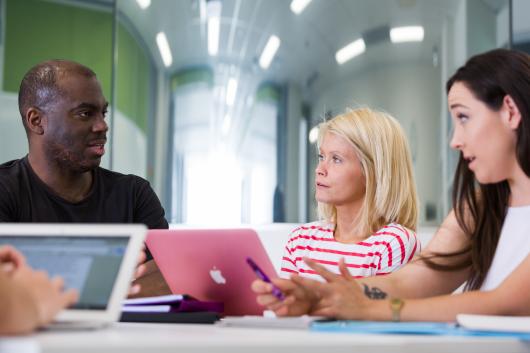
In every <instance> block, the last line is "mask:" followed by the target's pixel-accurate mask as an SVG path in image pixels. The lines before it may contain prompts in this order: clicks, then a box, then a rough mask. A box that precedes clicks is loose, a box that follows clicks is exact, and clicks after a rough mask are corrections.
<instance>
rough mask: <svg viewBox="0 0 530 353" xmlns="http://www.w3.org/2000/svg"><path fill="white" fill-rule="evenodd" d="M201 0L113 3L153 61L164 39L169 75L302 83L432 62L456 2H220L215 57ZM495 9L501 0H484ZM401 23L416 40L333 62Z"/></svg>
mask: <svg viewBox="0 0 530 353" xmlns="http://www.w3.org/2000/svg"><path fill="white" fill-rule="evenodd" d="M200 1H201V0H152V4H151V6H150V7H149V8H148V9H147V10H142V9H140V7H139V6H138V5H137V3H136V1H135V0H118V8H119V9H120V11H121V12H122V13H123V14H124V15H125V17H126V18H127V19H128V21H126V22H129V23H130V24H132V25H133V26H134V27H135V28H136V29H137V31H138V33H140V35H141V36H142V37H143V40H144V41H145V43H146V45H147V46H148V48H149V50H150V51H151V52H152V55H153V58H154V59H155V62H156V63H157V64H158V65H159V66H160V67H163V65H162V60H161V58H160V55H159V53H158V49H157V47H156V43H155V40H154V38H155V35H156V33H158V32H159V31H164V32H165V33H166V35H167V37H168V40H169V43H170V46H171V50H172V54H173V64H172V66H171V67H170V68H169V69H168V71H169V72H174V71H178V70H181V69H184V68H187V67H194V66H200V65H210V66H214V65H215V64H216V63H225V64H229V65H235V66H238V67H240V68H242V69H243V70H246V71H248V72H251V73H253V74H254V75H256V76H258V77H260V79H261V80H272V81H277V82H284V81H287V80H289V81H291V82H296V83H298V84H299V85H300V86H301V87H302V88H305V89H311V88H314V87H311V86H312V84H314V83H316V84H315V85H314V86H319V87H322V86H325V85H326V83H329V82H330V81H334V80H338V79H340V78H341V77H343V76H345V75H349V74H351V73H352V72H354V71H358V70H363V69H365V68H366V67H369V66H372V65H388V64H396V63H400V62H405V61H406V62H420V61H421V62H431V61H432V55H433V48H435V47H437V46H439V41H440V36H441V34H440V33H441V28H442V21H443V18H444V16H445V15H451V14H454V11H455V9H456V6H457V4H458V2H459V0H445V1H440V0H313V1H312V2H311V3H310V4H309V6H308V7H307V8H306V9H305V11H304V12H302V13H301V14H300V15H298V16H297V15H295V14H294V13H292V12H291V11H290V9H289V5H290V0H222V14H221V15H222V19H221V32H220V42H219V54H218V56H216V57H210V56H209V55H208V51H207V35H206V33H207V32H206V24H205V23H204V22H203V21H201V18H200ZM483 1H484V2H485V3H486V4H487V5H488V6H489V7H490V8H491V9H492V10H493V11H498V10H499V9H500V8H501V7H502V6H504V5H505V4H506V0H483ZM403 25H422V26H424V28H425V39H424V41H423V42H421V43H406V44H399V45H397V44H391V43H390V42H389V41H388V40H382V41H376V42H375V43H370V42H368V43H367V50H366V52H365V53H364V54H363V55H361V56H359V57H357V58H354V59H353V60H351V61H350V62H348V63H346V64H344V65H342V66H339V65H338V64H337V63H336V62H335V59H334V56H335V52H336V51H337V50H338V49H340V48H342V47H343V46H344V45H346V44H348V43H350V42H351V41H353V40H355V39H357V38H359V37H360V36H361V35H362V34H363V33H366V32H368V31H371V30H374V29H377V28H381V27H384V26H386V27H393V26H403ZM271 34H276V35H277V36H278V37H280V39H281V46H280V49H279V51H278V53H277V55H276V57H275V58H274V60H273V63H272V65H271V67H270V68H269V69H268V70H267V71H263V70H262V69H261V68H259V66H258V64H257V61H258V58H259V55H260V54H261V51H262V50H263V47H264V46H265V43H266V41H267V39H268V37H269V36H270V35H271Z"/></svg>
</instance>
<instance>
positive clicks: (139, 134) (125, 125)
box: [112, 109, 147, 178]
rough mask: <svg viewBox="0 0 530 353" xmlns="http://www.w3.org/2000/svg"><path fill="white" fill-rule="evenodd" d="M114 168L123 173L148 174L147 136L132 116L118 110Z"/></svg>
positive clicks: (116, 113) (114, 137)
mask: <svg viewBox="0 0 530 353" xmlns="http://www.w3.org/2000/svg"><path fill="white" fill-rule="evenodd" d="M112 137H113V139H114V140H113V143H112V148H113V150H112V161H113V164H112V170H114V171H116V172H119V173H123V174H135V175H138V176H140V177H142V178H145V177H146V175H147V137H146V135H145V133H144V131H143V130H141V129H140V128H139V127H138V126H137V125H136V124H135V123H134V122H133V121H132V120H131V119H130V118H128V117H127V116H126V115H125V114H124V113H122V112H121V111H119V110H117V109H116V111H115V114H114V133H113V135H112Z"/></svg>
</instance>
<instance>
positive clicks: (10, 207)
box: [0, 181, 17, 222]
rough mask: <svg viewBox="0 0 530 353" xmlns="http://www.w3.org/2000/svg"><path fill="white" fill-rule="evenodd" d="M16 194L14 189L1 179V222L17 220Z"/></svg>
mask: <svg viewBox="0 0 530 353" xmlns="http://www.w3.org/2000/svg"><path fill="white" fill-rule="evenodd" d="M15 202H16V200H14V195H13V192H12V190H10V188H9V187H8V186H7V185H5V184H4V183H2V181H0V222H16V221H17V219H16V215H15V209H16V205H15Z"/></svg>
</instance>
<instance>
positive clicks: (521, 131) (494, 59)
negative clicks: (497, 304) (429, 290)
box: [425, 49, 530, 290]
mask: <svg viewBox="0 0 530 353" xmlns="http://www.w3.org/2000/svg"><path fill="white" fill-rule="evenodd" d="M457 82H459V83H462V84H464V85H465V86H466V87H467V88H468V89H469V90H470V91H471V92H472V93H473V95H474V96H475V98H477V99H479V100H480V101H482V102H483V103H485V104H486V105H487V106H488V107H489V108H490V109H491V110H493V111H499V109H500V108H501V106H502V104H503V100H504V97H506V96H507V95H509V96H510V97H511V98H512V99H513V101H514V102H515V104H516V105H517V108H518V109H519V112H520V113H521V117H522V119H521V122H520V124H519V127H518V129H517V133H516V134H517V143H516V157H517V162H518V163H519V165H520V166H521V168H522V170H523V171H524V173H525V174H526V175H527V176H530V125H529V124H530V56H529V55H528V54H525V53H522V52H517V51H512V50H507V49H496V50H492V51H489V52H486V53H484V54H480V55H476V56H474V57H472V58H471V59H469V60H468V61H467V63H466V64H465V65H464V66H462V67H461V68H460V69H458V71H457V72H456V73H455V74H454V75H453V76H452V77H451V78H450V79H449V80H448V81H447V86H446V89H447V93H449V90H450V89H451V87H452V86H453V85H454V84H455V83H457ZM509 197H510V189H509V186H508V183H507V181H501V182H499V183H495V184H478V183H477V182H476V180H475V177H474V175H473V173H472V172H471V171H470V170H469V167H468V164H467V163H466V162H465V161H464V160H463V158H462V155H460V159H459V161H458V166H457V168H456V172H455V178H454V184H453V207H454V211H455V215H456V219H457V221H458V224H459V225H460V227H461V228H462V230H463V231H464V232H465V233H466V235H467V236H468V237H469V244H470V245H469V246H468V247H467V248H465V249H461V250H460V251H457V252H454V253H449V254H434V257H429V258H426V259H425V262H426V263H427V265H428V266H429V267H431V268H433V269H436V270H442V271H453V270H458V269H463V268H466V267H469V266H471V272H470V277H469V278H468V281H467V283H466V290H475V289H479V288H480V287H481V286H482V283H483V282H484V279H485V278H486V275H487V273H488V270H489V268H490V266H491V262H492V261H493V256H494V254H495V250H496V248H497V243H498V242H499V237H500V233H501V229H502V225H503V223H504V219H505V217H506V212H507V209H508V201H509ZM458 255H466V256H465V257H464V260H462V261H460V262H458V263H456V264H452V265H442V264H439V263H437V262H436V261H435V259H436V257H451V256H458Z"/></svg>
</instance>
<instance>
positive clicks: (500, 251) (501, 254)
mask: <svg viewBox="0 0 530 353" xmlns="http://www.w3.org/2000/svg"><path fill="white" fill-rule="evenodd" d="M529 220H530V206H522V207H509V208H508V213H507V214H506V218H505V219H504V224H503V226H502V231H501V236H500V238H499V243H498V244H497V250H496V251H495V256H494V257H493V262H492V263H491V267H490V269H489V271H488V274H487V276H486V279H485V280H484V283H483V284H482V287H481V288H480V289H481V290H492V289H495V288H497V287H498V286H499V285H500V284H501V283H502V281H504V280H505V279H506V277H508V276H509V275H510V273H512V272H513V270H515V268H516V267H517V266H519V264H520V263H521V262H522V261H523V260H524V259H525V258H526V256H528V254H530V221H529Z"/></svg>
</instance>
